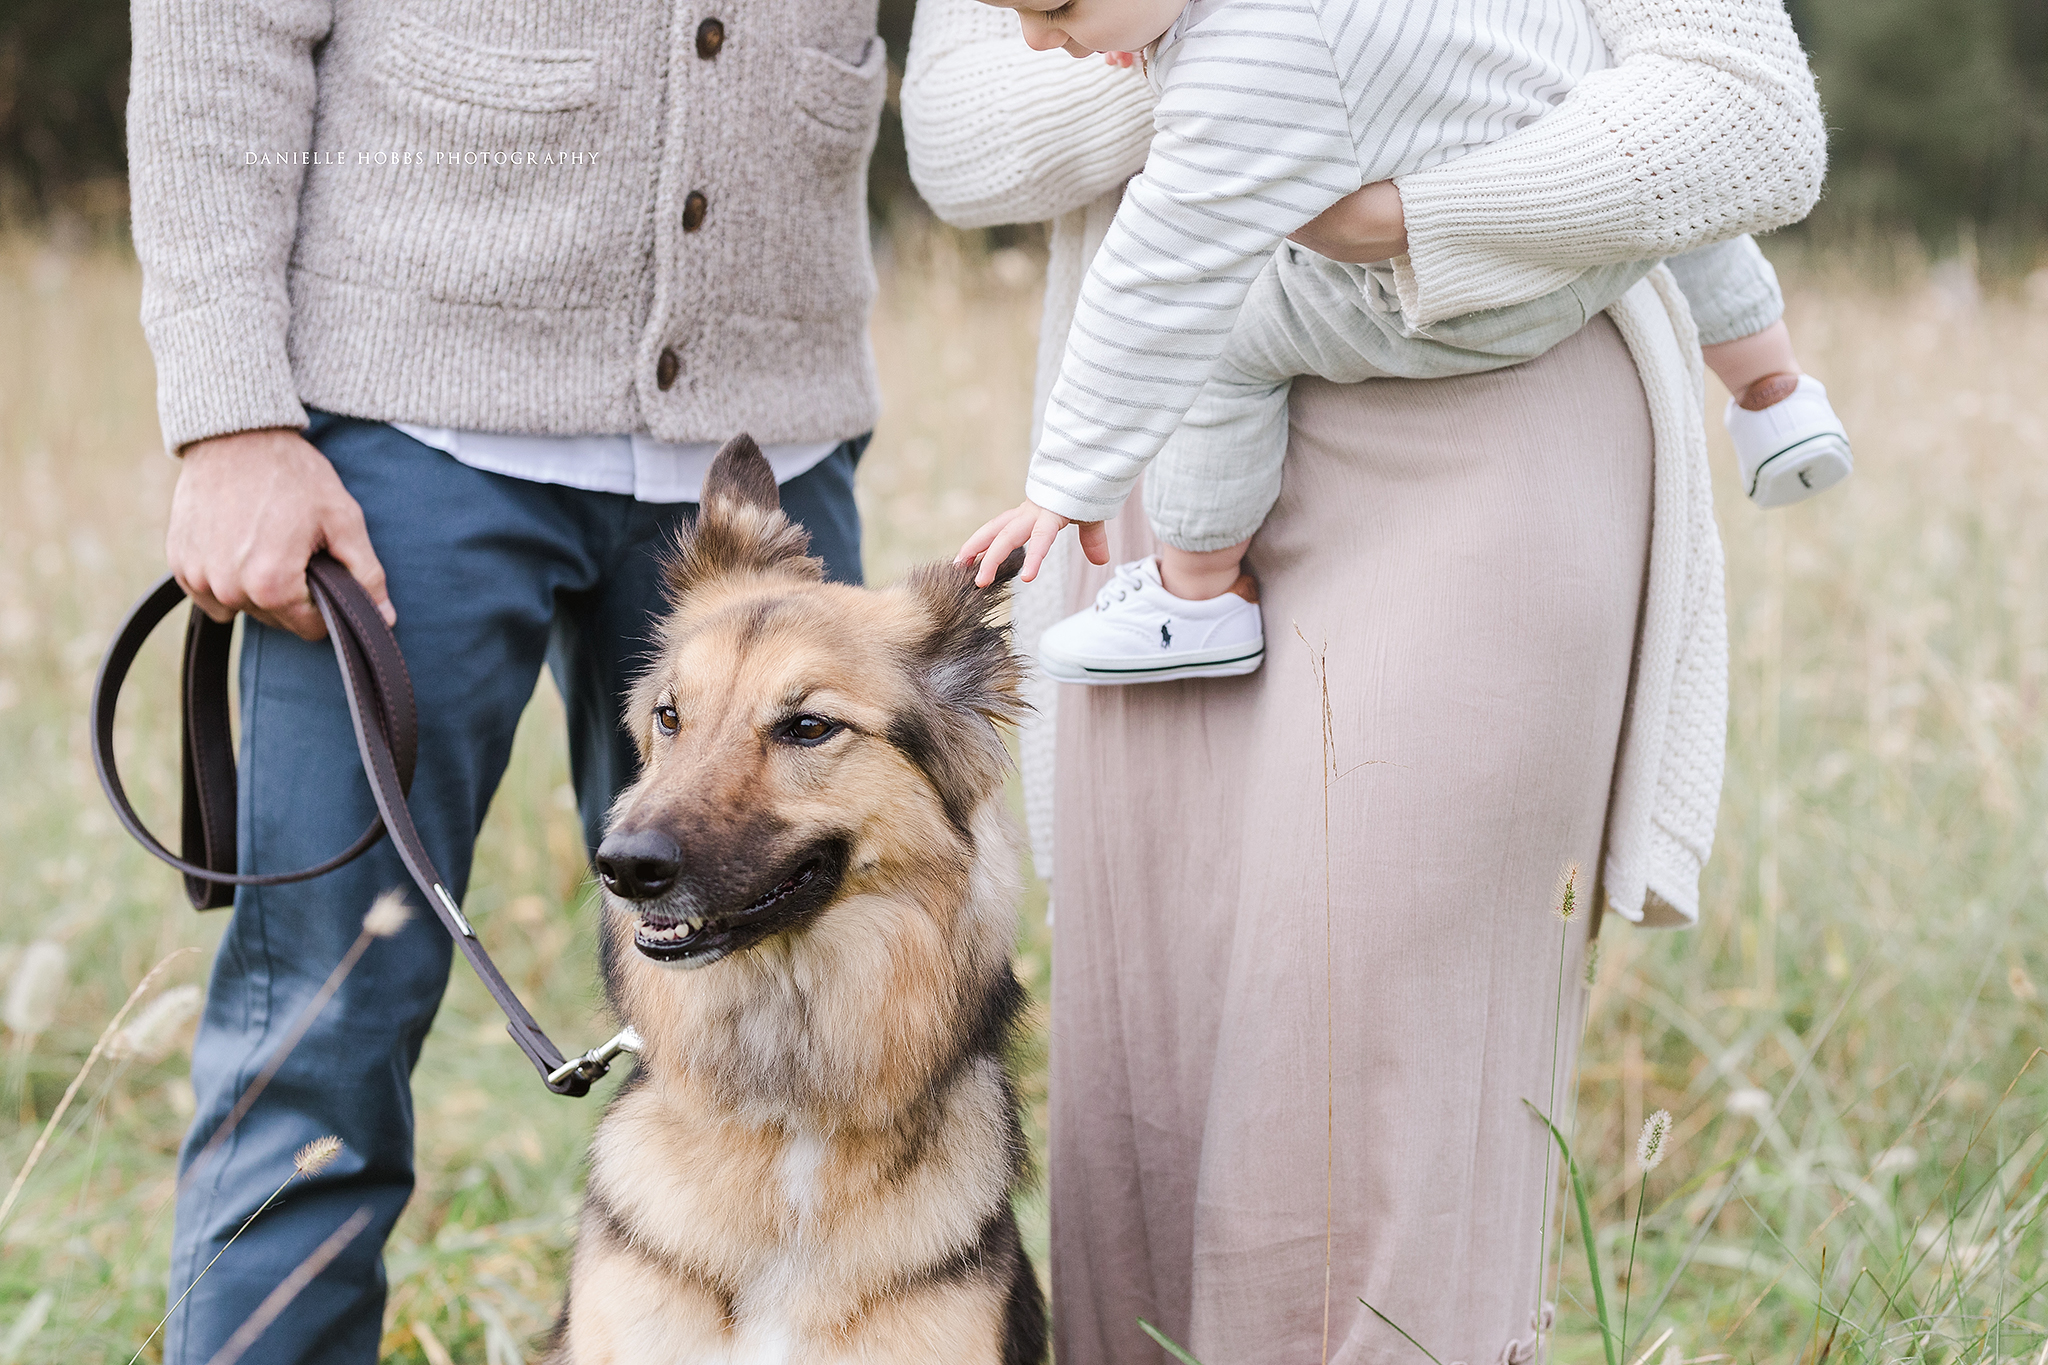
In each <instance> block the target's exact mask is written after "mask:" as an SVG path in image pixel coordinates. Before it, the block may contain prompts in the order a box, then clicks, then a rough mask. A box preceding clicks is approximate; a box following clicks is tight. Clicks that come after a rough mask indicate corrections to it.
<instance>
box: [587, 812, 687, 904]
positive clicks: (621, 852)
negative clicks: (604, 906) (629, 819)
mask: <svg viewBox="0 0 2048 1365" xmlns="http://www.w3.org/2000/svg"><path fill="white" fill-rule="evenodd" d="M682 866H683V849H682V846H681V845H680V844H678V843H677V842H676V841H675V840H674V839H671V838H670V837H669V836H668V835H666V834H664V833H662V832H661V831H660V830H658V829H624V830H613V831H612V832H611V833H610V834H607V835H605V836H604V842H603V843H601V844H599V845H598V846H597V875H598V876H599V877H601V878H603V879H604V886H605V890H607V891H609V892H611V893H612V894H613V895H615V896H624V897H625V898H626V899H627V900H629V901H651V900H653V899H654V898H655V897H656V896H659V895H661V894H662V893H664V892H666V891H667V890H668V889H669V888H670V887H671V886H674V885H675V881H676V873H678V872H680V871H681V870H682Z"/></svg>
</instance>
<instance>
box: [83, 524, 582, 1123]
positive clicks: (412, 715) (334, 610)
mask: <svg viewBox="0 0 2048 1365" xmlns="http://www.w3.org/2000/svg"><path fill="white" fill-rule="evenodd" d="M306 585H307V588H308V590H309V591H310V593H311V595H312V598H313V603H314V605H315V606H316V607H318V608H319V611H320V619H321V620H323V621H325V622H326V623H327V637H328V639H329V640H330V641H331V642H332V643H333V646H334V657H335V662H336V663H337V664H338V665H339V666H340V669H341V683H342V690H343V692H344V693H345V694H346V696H347V698H348V710H349V720H350V722H351V723H352V724H353V726H354V728H355V735H356V749H357V752H358V753H359V754H360V756H361V758H362V763H363V773H364V775H365V776H366V777H367V778H368V779H369V782H370V792H371V795H372V796H374V797H375V799H376V802H377V811H378V817H377V818H376V819H374V820H372V821H371V822H370V827H369V828H368V829H366V830H364V831H363V833H362V834H361V835H360V836H358V837H357V839H356V840H355V842H354V843H352V844H350V845H349V846H348V847H347V848H346V849H344V850H342V851H341V852H340V853H338V854H336V855H335V856H334V857H332V858H329V859H326V860H325V861H323V862H320V863H317V864H315V865H314V866H312V867H308V868H301V869H299V870H297V871H294V872H261V873H255V872H241V871H238V870H237V866H236V858H237V853H236V846H235V801H236V791H235V750H234V741H233V736H232V735H231V733H230V728H229V722H228V698H227V687H228V650H229V645H230V644H231V643H232V641H233V637H234V627H233V624H232V623H227V624H222V623H219V622H216V621H213V620H211V619H210V618H208V617H207V616H206V615H205V614H204V613H203V612H201V611H200V610H199V609H198V608H197V607H196V606H195V607H194V608H193V609H192V615H191V620H190V622H189V623H188V625H187V627H186V632H185V651H184V666H183V669H182V672H181V689H180V690H181V705H180V711H181V713H182V716H183V722H184V723H183V726H182V735H181V743H180V764H179V766H180V769H181V774H182V786H183V798H184V800H183V808H182V817H181V822H180V823H181V836H182V837H181V844H182V848H181V851H182V853H183V855H184V856H182V857H180V856H178V855H177V854H173V853H172V852H171V851H170V850H169V849H167V848H165V847H164V845H163V844H162V843H161V842H159V841H158V839H157V838H156V836H155V835H153V834H152V833H150V831H149V828H148V826H146V825H145V824H143V822H142V818H141V816H139V815H137V814H136V812H135V807H134V805H133V804H132V803H131V802H130V801H129V799H128V793H127V791H126V789H125V788H124V787H123V786H122V783H121V776H120V771H119V769H118V768H117V766H116V765H115V761H114V714H115V708H116V704H117V703H118V701H119V699H120V693H121V685H122V684H123V683H124V682H125V681H126V680H127V677H128V673H129V670H130V669H131V668H132V667H133V666H134V663H135V659H136V656H137V655H138V654H139V653H140V652H141V649H142V645H143V642H144V641H146V640H147V639H148V638H149V636H150V633H151V632H152V631H153V630H155V629H156V627H157V625H158V624H159V623H160V622H161V621H162V620H163V619H164V618H165V617H166V616H168V615H170V613H171V612H172V611H173V610H174V609H175V608H176V607H177V605H178V603H179V602H181V601H183V600H184V597H185V592H184V589H183V588H181V587H179V586H178V582H177V579H176V578H174V577H169V576H166V577H165V578H164V579H163V581H161V582H160V583H158V584H157V585H156V586H155V587H154V588H152V589H151V590H150V591H149V592H148V593H147V594H145V595H144V596H143V598H142V600H141V601H139V602H137V603H136V604H135V606H134V608H133V609H132V610H130V611H129V613H128V616H127V619H126V620H124V621H123V622H122V623H121V628H120V630H119V631H117V632H116V633H115V636H114V640H113V643H112V644H111V645H110V646H108V649H107V654H106V658H105V659H104V660H102V661H101V664H100V671H99V676H98V678H97V679H96V680H95V681H94V683H93V695H92V722H93V723H92V759H93V767H94V769H95V770H96V771H97V772H98V774H99V779H100V786H101V788H102V789H103V790H104V791H105V792H106V794H107V800H108V802H109V803H111V804H112V806H113V807H114V815H115V817H116V818H117V819H118V820H119V821H120V822H121V827H122V828H123V829H125V830H127V831H128V833H129V834H130V835H132V836H133V837H134V838H135V840H136V842H138V843H140V844H141V845H142V846H143V848H144V849H146V850H147V851H148V852H149V853H150V854H151V855H153V856H154V857H156V858H157V859H159V860H160V861H162V862H165V863H168V864H169V865H170V866H172V867H174V868H176V869H177V870H178V871H179V872H180V873H182V874H183V875H184V878H185V892H186V896H187V898H188V899H190V900H191V902H192V905H193V908H195V909H199V910H211V909H217V908H220V907H222V906H225V905H228V904H231V903H232V902H233V899H234V892H233V888H234V887H237V886H278V885H282V884H284V883H287V882H302V881H308V880H310V879H312V878H314V877H318V876H321V875H323V874H324V873H328V872H332V871H333V870H334V869H336V868H338V867H341V866H342V865H343V864H345V863H348V862H350V861H352V860H354V859H355V858H358V857H360V856H361V855H362V854H363V853H365V852H367V851H368V850H369V849H370V848H371V846H373V845H374V844H375V843H376V842H377V841H378V840H379V839H381V838H383V837H384V836H385V835H386V834H389V835H390V836H391V842H392V843H393V845H394V846H396V848H397V850H398V856H399V860H400V861H401V862H403V863H404V864H405V869H406V871H407V872H408V873H410V874H411V876H412V879H413V883H414V884H415V885H416V886H417V887H418V888H419V892H420V895H421V896H422V897H423V898H424V899H425V901H426V903H427V907H428V909H430V910H431V911H432V912H433V913H434V916H435V918H437V919H439V920H440V921H441V925H442V927H443V928H445V929H446V930H447V931H448V934H449V937H451V938H452V939H453V940H454V941H455V946H456V947H457V948H459V949H461V950H462V955H463V956H464V957H466V958H468V959H469V964H470V966H471V967H473V968H475V970H476V974H477V975H478V976H479V977H480V978H482V980H483V983H484V988H485V989H486V990H488V991H489V992H490V993H491V998H492V999H493V1000H495V1001H496V1002H497V1004H498V1008H499V1009H500V1010H502V1011H504V1014H505V1021H506V1022H505V1031H506V1032H507V1033H509V1034H511V1035H512V1041H513V1042H515V1043H517V1044H518V1045H519V1049H520V1051H522V1052H524V1053H525V1054H526V1057H527V1060H528V1061H530V1062H532V1063H533V1065H534V1068H535V1069H536V1070H537V1071H539V1072H540V1075H541V1079H542V1081H543V1082H544V1083H545V1084H546V1085H547V1087H548V1089H549V1090H552V1091H553V1092H554V1093H556V1094H558V1095H570V1096H582V1095H585V1094H588V1093H589V1091H590V1083H591V1082H592V1081H594V1080H596V1079H597V1078H598V1077H600V1076H602V1075H604V1073H605V1071H606V1070H607V1069H608V1063H609V1061H610V1057H611V1056H616V1055H617V1052H618V1050H617V1049H615V1050H613V1051H612V1052H611V1053H610V1054H609V1055H608V1056H605V1057H603V1058H600V1057H598V1056H597V1055H596V1054H597V1053H598V1052H602V1051H603V1049H594V1050H593V1051H592V1052H591V1053H586V1054H584V1056H583V1057H580V1058H578V1059H577V1062H576V1063H575V1064H571V1063H568V1062H567V1061H566V1060H565V1059H564V1057H563V1055H562V1050H561V1049H560V1048H558V1047H556V1046H555V1045H554V1043H553V1042H552V1041H551V1040H550V1039H549V1038H548V1036H547V1034H546V1033H545V1032H544V1031H542V1029H541V1027H540V1025H539V1024H538V1023H537V1022H535V1020H534V1018H533V1016H532V1015H531V1014H530V1013H528V1012H527V1009H526V1006H525V1005H524V1004H523V1003H522V1002H521V1001H520V999H519V996H518V993H517V992H515V991H514V990H513V989H512V987H511V985H510V984H509V983H508V982H507V981H506V980H505V978H504V976H503V974H501V973H500V972H499V971H498V968H497V964H496V963H494V962H492V961H491V957H490V954H489V953H487V952H485V951H484V946H483V944H482V943H481V942H479V941H478V940H477V937H476V933H475V931H474V930H473V929H472V928H471V927H470V924H469V921H468V920H467V919H466V918H465V917H464V916H463V914H462V909H461V907H460V906H458V905H457V904H456V903H455V898H454V897H453V896H452V895H450V894H449V893H448V890H447V888H446V884H445V883H444V882H443V881H442V878H441V874H440V873H439V872H438V871H437V870H436V869H435V867H434V862H433V859H432V858H431V857H430V856H428V853H427V850H426V846H425V844H424V843H422V842H421V840H420V836H419V831H418V830H417V829H415V828H414V827H413V822H412V812H411V810H410V809H409V808H408V807H407V805H406V796H407V794H408V793H409V792H410V791H411V790H412V778H413V770H414V768H415V766H416V765H417V762H418V758H419V712H418V709H417V706H416V704H415V702H414V699H413V690H412V677H411V675H410V674H409V673H408V672H407V671H406V667H405V656H404V655H403V654H402V653H400V652H399V648H398V641H397V639H396V638H395V637H394V636H393V635H392V634H391V629H390V627H388V626H386V625H385V624H384V619H383V617H381V616H379V615H378V614H377V609H376V607H375V606H373V605H372V604H371V602H370V599H369V596H368V594H366V593H365V592H364V591H363V589H362V586H361V585H360V584H358V583H357V582H356V581H355V579H354V578H353V577H352V576H351V575H350V574H349V572H348V571H347V570H346V569H344V568H343V567H342V566H341V564H340V563H339V562H337V561H336V560H335V559H334V558H333V557H332V556H330V555H328V554H326V553H324V552H323V553H321V554H317V555H315V556H314V557H313V559H312V562H311V563H309V564H308V565H307V566H306Z"/></svg>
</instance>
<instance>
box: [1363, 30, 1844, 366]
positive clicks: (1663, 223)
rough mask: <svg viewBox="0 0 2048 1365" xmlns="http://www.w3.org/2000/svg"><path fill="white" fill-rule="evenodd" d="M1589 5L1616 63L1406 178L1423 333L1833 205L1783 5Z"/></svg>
mask: <svg viewBox="0 0 2048 1365" xmlns="http://www.w3.org/2000/svg"><path fill="white" fill-rule="evenodd" d="M1588 3H1589V7H1590V9H1591V11H1592V14H1593V20H1594V22H1595V24H1596V25H1598V27H1599V29H1600V33H1601V36H1602V37H1603V38H1604V39H1605V40H1606V42H1607V45H1608V47H1609V49H1610V50H1611V51H1612V53H1613V55H1614V65H1613V66H1612V67H1609V68H1608V69H1606V70H1603V71H1596V72H1594V73H1592V74H1591V75H1589V76H1587V77H1586V78H1585V80H1583V81H1581V82H1580V83H1579V85H1578V87H1577V88H1576V89H1574V90H1573V91H1572V93H1571V94H1570V95H1569V96H1568V97H1567V98H1566V99H1565V101H1564V102H1563V103H1562V104H1560V105H1559V106H1558V107H1557V108H1556V109H1555V110H1553V111H1552V112H1550V113H1548V114H1545V115H1544V116H1543V117H1542V118H1540V119H1538V120H1537V121H1536V122H1534V123H1532V124H1530V125H1528V126H1527V127H1525V128H1522V129H1520V130H1519V131H1517V132H1515V133H1512V134H1510V135H1509V136H1507V137H1505V138H1503V139H1501V140H1500V141H1499V142H1496V143H1493V144H1491V145H1490V146H1487V147H1483V148H1481V149H1480V150H1478V151H1476V152H1473V153H1471V154H1470V155H1468V156H1464V157H1460V158H1459V159H1457V160H1455V161H1452V162H1449V163H1447V164H1445V165H1442V166H1437V167H1433V168H1431V169H1429V170H1426V171H1421V172H1418V173H1416V174H1414V175H1410V176H1404V177H1402V178H1401V179H1400V180H1399V181H1397V182H1396V183H1397V185H1398V186H1399V189H1400V194H1401V202H1402V210H1403V216H1404V218H1405V221H1406V229H1407V239H1408V255H1407V257H1406V259H1405V260H1399V261H1396V263H1395V278H1396V281H1397V284H1398V286H1399V289H1400V295H1401V305H1402V310H1403V312H1404V313H1405V314H1406V315H1407V318H1408V321H1409V323H1410V325H1412V326H1418V327H1421V326H1427V325H1429V324H1430V323H1431V322H1435V321H1437V320H1439V319H1442V318H1449V317H1457V316H1459V315H1461V314H1464V313H1469V312H1473V311H1475V310H1477V309H1482V308H1501V307H1506V306H1508V305H1511V304H1516V303H1524V302H1527V301H1528V300H1530V299H1533V298H1537V297H1540V296H1541V295H1543V294H1547V293H1549V292H1550V291H1552V290H1554V289H1557V288H1560V287H1562V286H1563V285H1565V284H1567V283H1569V282H1570V281H1571V280H1572V279H1573V278H1574V277H1575V276H1576V275H1577V274H1578V272H1579V269H1580V268H1581V267H1584V266H1589V265H1597V264H1605V263H1611V262H1615V261H1625V260H1648V259H1653V258H1656V257H1661V256H1670V255H1675V254H1677V253H1679V252H1682V251H1688V250H1690V249H1692V248H1694V247H1699V246H1705V245H1707V244H1709V243H1712V242H1719V241H1725V240H1727V239H1728V238H1731V237H1737V236H1740V235H1742V234H1743V233H1746V232H1765V231H1769V230H1770V229H1772V228H1778V227H1783V226H1785V225H1786V224H1788V223H1795V222H1797V221H1799V220H1800V219H1801V218H1803V217H1805V216H1806V214H1807V213H1808V212H1809V211H1810V210H1811V209H1812V208H1813V204H1814V201H1815V200H1816V199H1818V198H1819V196H1820V186H1821V178H1822V176H1823V174H1824V173H1825V171H1826V168H1827V130H1826V127H1825V125H1824V124H1823V122H1822V119H1821V112H1820V100H1819V97H1818V95H1817V94H1816V92H1815V90H1814V85H1813V75H1812V72H1811V71H1809V70H1808V68H1807V64H1806V54H1805V53H1804V51H1802V50H1801V48H1800V46H1799V38H1798V35H1797V34H1795V33H1794V32H1793V30H1792V24H1791V21H1790V20H1789V19H1787V18H1786V16H1785V11H1784V7H1783V5H1782V3H1781V0H1588Z"/></svg>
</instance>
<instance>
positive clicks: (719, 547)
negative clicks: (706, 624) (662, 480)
mask: <svg viewBox="0 0 2048 1365" xmlns="http://www.w3.org/2000/svg"><path fill="white" fill-rule="evenodd" d="M810 547H811V537H810V533H809V532H807V531H805V530H804V528H803V527H801V526H798V525H797V524H796V523H794V522H792V521H791V520H790V519H789V517H788V516H787V515H786V514H785V513H784V512H783V510H782V496H781V494H780V492H779V491H778V490H777V489H776V486H775V471H774V469H773V468H771V467H770V466H769V464H768V457H767V456H765V455H763V454H762V453H761V447H760V446H758V445H756V444H754V438H753V437H751V436H748V435H746V434H744V433H742V434H741V435H738V436H735V437H733V438H732V439H731V440H730V441H727V442H726V443H725V444H724V445H723V446H721V447H720V448H719V451H718V454H717V456H716V457H714V458H713V459H712V461H711V469H710V471H709V472H708V473H706V474H705V476H704V493H703V497H702V501H701V504H700V506H699V510H698V513H697V522H696V525H694V526H692V527H690V528H689V529H688V530H686V531H684V532H682V534H681V535H679V536H678V537H677V539H676V546H675V553H674V554H673V555H671V556H670V558H669V563H668V589H669V595H670V596H671V597H672V598H674V599H677V600H680V599H681V598H682V597H683V596H684V595H685V594H688V593H691V592H694V591H696V590H697V589H699V588H701V587H703V586H704V584H706V583H708V582H710V581H711V580H713V579H715V578H720V577H723V576H726V575H728V574H745V573H777V574H784V575H787V576H789V577H791V578H794V579H798V580H800V581H802V582H808V583H815V582H817V581H818V580H820V579H821V578H823V577H824V576H825V566H824V564H823V563H822V562H821V561H819V560H816V559H812V558H811V557H810V556H809V553H808V551H809V550H810Z"/></svg>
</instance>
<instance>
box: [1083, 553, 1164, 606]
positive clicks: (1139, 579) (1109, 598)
mask: <svg viewBox="0 0 2048 1365" xmlns="http://www.w3.org/2000/svg"><path fill="white" fill-rule="evenodd" d="M1151 562H1152V561H1151V560H1149V559H1134V560H1132V561H1131V562H1130V563H1128V564H1119V565H1117V566H1116V572H1114V573H1112V574H1111V575H1110V576H1109V581H1108V582H1107V583H1104V584H1103V585H1102V591H1101V592H1098V593H1096V594H1095V610H1097V611H1108V610H1109V609H1110V608H1111V607H1113V606H1115V605H1116V604H1117V603H1119V602H1121V601H1123V600H1124V599H1125V598H1127V597H1129V596H1130V595H1131V594H1132V593H1134V592H1139V591H1142V590H1143V588H1144V586H1145V566H1146V565H1147V564H1150V563H1151Z"/></svg>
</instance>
